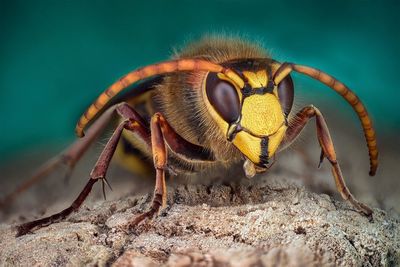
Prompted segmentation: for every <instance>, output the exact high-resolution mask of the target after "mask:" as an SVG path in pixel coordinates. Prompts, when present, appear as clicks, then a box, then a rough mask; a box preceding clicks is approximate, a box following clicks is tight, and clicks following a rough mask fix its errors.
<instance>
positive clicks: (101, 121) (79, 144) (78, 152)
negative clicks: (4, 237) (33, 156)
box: [0, 105, 117, 210]
mask: <svg viewBox="0 0 400 267" xmlns="http://www.w3.org/2000/svg"><path fill="white" fill-rule="evenodd" d="M116 107H117V105H115V106H113V107H111V108H110V109H108V110H107V111H106V112H104V113H103V114H102V116H100V117H99V118H98V120H96V121H95V122H94V123H93V125H92V126H91V127H90V128H89V130H88V132H87V135H86V136H85V137H84V138H81V139H78V140H77V141H75V142H74V143H73V144H72V145H70V146H69V147H68V148H67V149H66V150H65V151H64V152H62V153H60V154H59V155H57V156H55V157H53V158H51V159H50V160H48V161H47V162H46V163H44V164H43V165H42V166H41V167H39V169H37V171H36V172H35V173H34V175H33V176H32V177H30V178H29V179H28V180H26V181H24V182H23V183H22V184H20V185H19V186H18V187H17V188H16V189H15V190H14V191H13V192H11V193H10V194H8V195H6V196H5V197H4V198H3V199H1V200H0V210H1V209H3V208H4V207H5V206H6V205H9V204H10V203H11V202H12V201H13V200H14V199H15V198H16V197H17V196H18V195H19V194H21V193H23V192H24V191H26V190H27V189H29V188H30V187H31V186H33V185H34V184H36V183H38V182H40V180H42V179H43V178H45V177H46V176H47V175H49V174H50V173H51V172H52V171H54V170H55V169H56V168H58V167H60V166H61V165H67V167H68V172H67V174H66V177H67V176H68V175H69V174H70V173H71V172H72V170H73V169H74V167H75V164H76V163H77V162H78V161H79V159H80V158H81V157H82V156H83V154H84V153H85V152H86V151H87V149H88V148H89V147H90V145H91V144H92V143H93V142H94V141H95V140H96V139H97V137H98V136H99V135H100V134H101V132H102V131H103V129H104V128H105V127H106V126H107V124H108V122H109V121H110V119H111V117H112V115H113V113H114V111H115V108H116Z"/></svg>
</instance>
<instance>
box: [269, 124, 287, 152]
mask: <svg viewBox="0 0 400 267" xmlns="http://www.w3.org/2000/svg"><path fill="white" fill-rule="evenodd" d="M286 129H287V126H286V125H282V126H281V127H280V128H279V129H278V131H277V132H276V133H275V134H273V135H271V136H269V139H268V156H269V157H272V156H273V155H274V154H275V152H276V150H277V149H278V147H279V145H280V144H281V142H282V139H283V137H284V136H285V133H286Z"/></svg>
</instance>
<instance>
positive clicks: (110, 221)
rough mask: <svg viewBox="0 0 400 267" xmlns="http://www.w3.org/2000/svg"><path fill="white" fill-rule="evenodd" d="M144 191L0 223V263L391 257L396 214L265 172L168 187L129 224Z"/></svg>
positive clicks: (368, 261)
mask: <svg viewBox="0 0 400 267" xmlns="http://www.w3.org/2000/svg"><path fill="white" fill-rule="evenodd" d="M150 199H151V196H150V194H148V195H144V196H141V197H126V198H122V199H120V200H116V201H100V202H96V203H95V204H89V205H85V206H84V207H82V208H81V209H80V211H79V212H77V213H75V214H73V215H72V216H70V217H69V218H68V219H67V220H66V221H65V222H61V223H56V224H52V225H50V226H48V227H45V228H42V229H39V230H36V231H34V232H33V233H31V234H27V235H25V236H21V237H18V238H15V237H14V235H15V229H14V228H13V227H12V226H9V225H3V226H1V227H0V265H1V266H15V265H22V266H32V265H37V266H50V265H51V266H79V265H91V266H108V265H113V266H160V265H164V266H321V265H324V266H398V265H399V264H400V221H399V218H398V216H397V215H396V213H393V214H388V213H387V212H385V211H382V210H380V209H377V208H375V209H374V218H373V221H371V222H370V221H368V219H367V218H365V217H363V216H362V215H360V214H359V213H357V212H356V211H354V210H353V209H352V207H351V206H350V205H349V204H347V203H346V202H342V201H338V200H335V199H333V198H332V197H330V196H328V195H326V194H316V193H312V192H310V191H308V190H306V189H304V187H302V186H300V185H299V184H298V183H297V182H295V181H293V180H287V179H283V178H278V177H277V176H269V177H263V178H259V179H257V180H256V181H255V182H254V183H246V184H237V185H211V186H205V185H180V186H177V187H176V188H175V189H173V188H170V192H169V193H168V203H169V206H168V207H167V209H165V210H164V211H162V212H161V213H160V214H159V215H158V216H157V217H156V218H154V219H153V220H151V221H149V220H148V221H145V222H144V223H142V224H141V225H139V226H138V227H135V228H132V227H130V224H129V223H130V221H131V220H132V218H134V217H135V216H136V214H138V213H139V212H141V211H144V210H146V208H147V207H148V203H149V201H150Z"/></svg>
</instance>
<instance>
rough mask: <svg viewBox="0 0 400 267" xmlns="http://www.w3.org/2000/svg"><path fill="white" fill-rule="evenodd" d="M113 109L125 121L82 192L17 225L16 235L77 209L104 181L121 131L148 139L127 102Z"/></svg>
mask: <svg viewBox="0 0 400 267" xmlns="http://www.w3.org/2000/svg"><path fill="white" fill-rule="evenodd" d="M114 110H116V111H117V112H118V114H120V115H121V116H122V117H123V118H126V120H125V121H123V122H121V123H120V124H119V125H118V127H117V128H116V129H115V131H114V133H113V135H112V136H111V138H110V139H109V140H108V142H107V144H106V146H105V147H104V149H103V151H102V153H101V154H100V157H99V158H98V160H97V162H96V164H95V166H94V168H93V170H92V171H91V173H90V179H89V181H88V182H87V184H86V185H85V187H84V188H83V190H82V192H81V193H80V194H79V196H78V197H77V198H76V199H75V200H74V202H73V203H72V204H71V206H69V207H68V208H66V209H64V210H63V211H61V212H59V213H56V214H54V215H51V216H49V217H46V218H43V219H39V220H35V221H32V222H28V223H24V224H21V225H19V226H18V227H17V230H18V232H17V236H21V235H24V234H26V233H28V232H29V231H30V230H32V229H33V228H37V227H43V226H46V225H50V224H52V223H55V222H58V221H61V220H63V219H65V218H66V217H67V216H68V215H69V214H71V213H72V212H74V211H76V210H78V209H79V207H80V206H81V205H82V203H83V201H84V200H85V199H86V197H87V196H88V195H89V193H90V191H91V190H92V187H93V185H94V184H95V183H96V182H97V181H98V180H99V179H102V180H103V182H105V183H107V182H106V181H105V175H106V172H107V169H108V166H109V165H110V161H111V158H112V156H113V154H114V152H115V149H116V147H117V144H118V141H119V139H120V137H121V134H122V131H123V130H124V129H127V130H129V131H133V132H135V133H137V134H139V135H140V136H141V137H142V138H143V139H144V140H148V139H149V138H148V137H149V130H148V129H147V128H146V127H145V126H144V125H143V119H142V118H141V117H140V116H139V114H138V113H136V112H135V111H134V110H133V109H132V108H131V107H130V106H129V105H128V104H126V103H121V104H118V105H117V106H116V107H115V108H114Z"/></svg>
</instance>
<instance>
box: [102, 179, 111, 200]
mask: <svg viewBox="0 0 400 267" xmlns="http://www.w3.org/2000/svg"><path fill="white" fill-rule="evenodd" d="M105 184H106V185H107V186H108V187H109V188H110V190H111V191H112V187H111V185H110V184H109V183H108V181H107V179H106V178H105V177H104V178H101V188H102V190H103V197H104V200H107V197H106V188H105V186H104V185H105Z"/></svg>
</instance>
